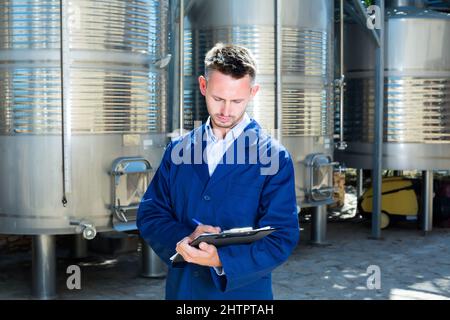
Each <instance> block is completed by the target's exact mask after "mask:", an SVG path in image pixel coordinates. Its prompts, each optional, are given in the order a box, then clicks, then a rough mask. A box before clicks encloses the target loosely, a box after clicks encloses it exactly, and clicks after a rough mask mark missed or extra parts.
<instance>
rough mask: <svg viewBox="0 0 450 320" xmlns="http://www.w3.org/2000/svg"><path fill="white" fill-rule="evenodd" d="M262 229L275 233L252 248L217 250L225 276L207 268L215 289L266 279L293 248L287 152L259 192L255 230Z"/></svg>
mask: <svg viewBox="0 0 450 320" xmlns="http://www.w3.org/2000/svg"><path fill="white" fill-rule="evenodd" d="M265 226H271V227H275V228H277V231H275V232H273V233H272V234H270V235H268V236H267V237H264V238H263V239H261V240H259V241H257V242H255V243H252V244H248V245H233V246H224V247H219V248H218V249H217V250H218V253H219V257H220V261H221V262H222V266H223V271H224V272H225V274H224V275H222V276H219V275H217V273H216V272H215V271H214V270H213V269H212V268H211V271H212V272H211V274H212V277H213V280H214V283H215V285H216V287H217V288H218V289H220V290H221V291H224V292H226V291H229V290H233V289H237V288H239V287H241V286H244V285H247V284H250V283H251V282H253V281H256V280H258V279H260V278H262V277H264V276H266V275H268V274H269V273H270V272H272V271H273V270H274V269H275V268H276V267H277V266H279V265H281V264H282V263H283V262H285V261H286V260H287V259H288V257H289V256H290V254H291V253H292V251H293V250H294V248H295V246H296V245H297V242H298V239H299V235H300V230H299V225H298V215H297V202H296V196H295V177H294V167H293V164H292V160H291V158H290V156H289V153H287V151H283V152H280V167H279V171H278V172H277V174H275V175H271V176H267V178H266V182H265V184H264V187H263V190H262V194H261V198H260V204H259V220H258V227H265Z"/></svg>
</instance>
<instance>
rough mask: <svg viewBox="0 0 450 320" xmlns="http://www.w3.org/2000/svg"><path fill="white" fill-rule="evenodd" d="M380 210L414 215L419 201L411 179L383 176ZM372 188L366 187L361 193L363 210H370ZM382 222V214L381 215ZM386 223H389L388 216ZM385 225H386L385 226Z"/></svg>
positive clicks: (368, 211)
mask: <svg viewBox="0 0 450 320" xmlns="http://www.w3.org/2000/svg"><path fill="white" fill-rule="evenodd" d="M381 193H382V196H381V211H382V212H384V213H387V214H390V215H400V216H416V215H417V213H418V212H419V203H418V201H417V196H416V193H415V192H414V185H413V182H412V181H411V180H408V179H405V178H403V177H390V178H383V181H382V184H381ZM372 200H373V190H372V188H370V189H368V190H367V191H366V192H365V193H364V194H363V195H362V201H361V208H362V210H363V211H364V212H367V213H370V212H372ZM381 218H382V224H383V215H382V217H381ZM386 218H387V225H388V224H389V216H387V217H384V220H386ZM387 225H386V226H387Z"/></svg>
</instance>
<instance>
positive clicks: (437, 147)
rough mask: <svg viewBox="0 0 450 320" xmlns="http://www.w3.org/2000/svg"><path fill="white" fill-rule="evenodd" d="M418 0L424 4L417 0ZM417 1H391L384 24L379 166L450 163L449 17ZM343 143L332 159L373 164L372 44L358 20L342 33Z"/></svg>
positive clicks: (358, 164) (431, 166)
mask: <svg viewBox="0 0 450 320" xmlns="http://www.w3.org/2000/svg"><path fill="white" fill-rule="evenodd" d="M422 2H423V1H422ZM422 2H420V1H390V2H388V3H387V5H388V6H389V7H388V9H387V12H386V27H385V84H384V92H385V97H384V135H383V137H384V143H383V168H388V169H396V170H405V169H406V170H407V169H419V170H433V169H448V168H450V117H449V116H450V95H449V93H450V15H449V14H444V13H439V12H434V11H431V10H427V9H425V8H422V7H423V3H422ZM344 34H345V38H346V43H345V46H346V48H345V52H346V57H345V68H346V79H347V85H346V92H345V115H344V119H345V121H344V133H345V140H346V141H347V143H348V148H347V150H345V151H344V152H340V151H339V150H336V158H337V159H338V160H339V161H342V162H344V163H345V164H346V165H347V166H348V167H353V168H365V169H367V168H371V167H372V143H373V124H374V119H373V114H374V105H375V101H374V61H375V57H374V54H375V45H374V43H373V42H372V40H371V39H370V37H369V36H367V35H366V34H365V32H364V30H363V29H362V28H361V27H360V26H358V25H356V24H348V25H346V29H345V31H344Z"/></svg>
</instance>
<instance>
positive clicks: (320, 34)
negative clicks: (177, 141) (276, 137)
mask: <svg viewBox="0 0 450 320" xmlns="http://www.w3.org/2000/svg"><path fill="white" fill-rule="evenodd" d="M280 3H281V19H280V21H279V23H280V24H281V30H282V32H281V52H282V54H281V73H282V77H281V88H282V95H281V101H282V110H281V112H280V111H277V108H276V99H277V96H276V87H275V82H276V71H277V70H276V28H275V25H276V17H275V16H276V15H275V12H276V1H272V0H246V1H239V0H223V1H216V0H212V1H211V0H194V1H190V3H189V5H188V6H187V8H188V9H187V10H186V16H187V19H186V20H185V35H184V36H185V49H184V52H185V60H184V61H185V62H184V65H185V67H184V76H185V77H184V78H185V88H184V104H183V107H184V110H183V115H184V127H185V128H192V127H193V126H194V121H196V120H197V121H205V120H206V118H207V116H208V114H207V110H206V107H205V102H204V98H203V96H201V94H200V92H199V89H198V84H197V78H198V76H199V75H201V74H203V73H204V70H203V66H204V64H203V60H204V57H205V54H206V52H207V51H208V50H209V49H210V48H211V47H213V46H214V45H215V44H216V43H217V42H223V43H233V44H238V45H243V46H245V47H247V48H249V49H250V50H251V51H252V53H253V54H254V56H255V59H256V63H257V66H258V76H257V82H258V83H259V84H260V85H261V89H260V91H259V92H258V94H257V95H256V97H255V99H254V101H253V102H252V103H251V105H250V106H249V107H248V109H247V111H248V113H249V114H250V116H251V117H253V118H254V119H255V120H257V121H258V122H259V123H260V124H261V125H262V127H263V128H265V129H268V130H271V129H275V128H277V117H279V116H281V119H282V122H281V137H280V138H281V140H282V141H281V142H282V143H283V144H284V145H285V146H286V147H287V148H288V149H289V151H290V153H291V154H292V156H293V158H294V160H295V170H296V182H297V196H298V199H299V203H301V205H302V206H309V205H314V202H316V203H319V202H321V201H323V200H325V199H327V200H329V198H330V188H329V187H330V183H331V177H330V162H331V156H332V150H333V145H332V112H333V77H334V75H333V52H332V51H333V50H332V49H333V47H332V40H333V25H334V24H333V21H334V12H333V10H334V5H333V1H329V0H320V1H318V0H283V1H280ZM307 162H309V164H308V163H307ZM310 169H311V170H310ZM312 169H314V170H312ZM310 171H311V172H310ZM311 181H312V182H311ZM305 193H306V194H307V195H306V196H305Z"/></svg>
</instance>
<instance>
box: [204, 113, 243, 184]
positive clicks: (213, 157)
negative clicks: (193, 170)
mask: <svg viewBox="0 0 450 320" xmlns="http://www.w3.org/2000/svg"><path fill="white" fill-rule="evenodd" d="M250 122H251V119H250V117H249V116H248V114H247V113H244V116H243V117H242V120H241V121H239V122H238V123H237V124H236V125H235V126H234V127H233V128H231V130H230V131H228V132H227V134H226V135H225V137H224V138H223V139H219V138H217V137H216V136H215V135H214V131H213V130H212V127H211V117H208V120H207V121H206V124H205V129H206V159H207V162H208V170H209V176H210V177H211V176H212V174H213V173H214V170H216V167H217V165H218V164H219V163H220V162H221V161H222V158H223V155H224V154H225V152H226V151H227V149H228V148H229V147H230V146H231V145H232V144H233V142H234V140H236V139H237V138H238V137H239V135H240V134H241V133H242V132H243V131H244V129H245V127H247V126H248V125H249V124H250Z"/></svg>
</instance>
